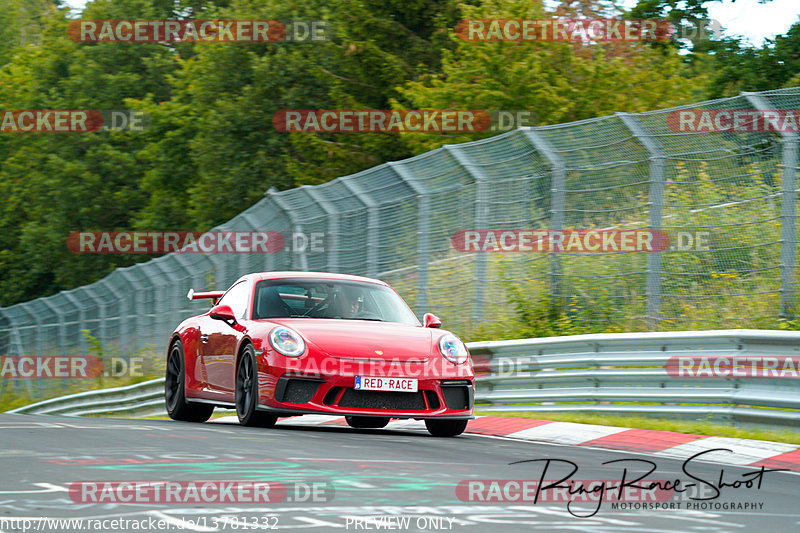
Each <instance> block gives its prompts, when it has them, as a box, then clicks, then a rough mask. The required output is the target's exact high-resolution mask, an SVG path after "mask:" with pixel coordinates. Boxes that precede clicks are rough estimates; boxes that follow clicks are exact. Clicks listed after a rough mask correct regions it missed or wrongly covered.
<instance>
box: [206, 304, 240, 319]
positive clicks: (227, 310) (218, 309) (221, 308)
mask: <svg viewBox="0 0 800 533" xmlns="http://www.w3.org/2000/svg"><path fill="white" fill-rule="evenodd" d="M208 316H210V317H211V318H214V319H216V320H222V321H224V322H236V317H235V316H234V314H233V309H231V307H230V306H229V305H216V306H214V307H212V308H211V311H209V312H208Z"/></svg>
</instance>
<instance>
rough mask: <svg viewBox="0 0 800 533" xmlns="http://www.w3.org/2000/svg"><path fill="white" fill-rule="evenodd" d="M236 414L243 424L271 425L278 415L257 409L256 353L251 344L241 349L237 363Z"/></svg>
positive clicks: (254, 425) (255, 425) (252, 425)
mask: <svg viewBox="0 0 800 533" xmlns="http://www.w3.org/2000/svg"><path fill="white" fill-rule="evenodd" d="M235 396H236V401H235V403H236V416H237V417H238V418H239V423H240V424H241V425H243V426H251V427H272V426H274V425H275V422H277V421H278V417H277V416H275V415H271V414H268V413H264V412H263V411H257V410H256V406H257V405H258V366H257V365H256V353H255V351H253V347H252V346H251V345H249V344H248V345H247V346H245V347H244V350H242V356H241V357H240V358H239V365H238V366H237V368H236V394H235Z"/></svg>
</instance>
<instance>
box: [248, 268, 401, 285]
mask: <svg viewBox="0 0 800 533" xmlns="http://www.w3.org/2000/svg"><path fill="white" fill-rule="evenodd" d="M242 278H249V279H250V280H252V281H261V280H265V279H281V278H286V279H298V278H314V279H337V280H342V281H362V282H365V283H377V284H378V285H386V286H387V287H388V286H389V285H388V284H387V283H385V282H383V281H381V280H379V279H372V278H365V277H363V276H351V275H350V274H338V273H335V272H305V271H299V270H298V271H292V270H282V271H278V272H254V273H252V274H247V275H246V276H242Z"/></svg>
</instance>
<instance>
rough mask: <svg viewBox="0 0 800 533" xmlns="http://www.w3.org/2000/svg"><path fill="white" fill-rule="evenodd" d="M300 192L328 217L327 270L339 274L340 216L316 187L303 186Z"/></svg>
mask: <svg viewBox="0 0 800 533" xmlns="http://www.w3.org/2000/svg"><path fill="white" fill-rule="evenodd" d="M300 190H301V191H305V193H306V194H308V196H309V198H311V199H312V200H314V201H315V202H316V203H317V204H318V205H319V206H320V207H321V208H322V210H323V211H325V214H326V215H327V219H328V234H327V235H326V236H325V257H326V261H325V262H326V267H325V268H327V269H328V270H329V271H330V272H339V214H338V213H337V212H336V208H335V207H333V204H331V203H330V202H329V201H328V200H326V199H325V198H324V197H323V196H322V194H321V193H320V192H319V191H318V190H317V189H316V188H315V187H309V186H308V185H303V186H301V187H300ZM329 237H330V238H329Z"/></svg>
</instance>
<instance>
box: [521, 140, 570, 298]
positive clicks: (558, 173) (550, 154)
mask: <svg viewBox="0 0 800 533" xmlns="http://www.w3.org/2000/svg"><path fill="white" fill-rule="evenodd" d="M524 132H525V136H526V137H527V139H528V141H530V143H531V144H532V145H533V147H534V148H535V149H536V151H537V152H539V153H540V154H542V155H543V156H544V158H545V159H547V161H548V162H549V163H550V166H551V167H552V168H553V178H552V180H551V182H550V229H553V230H562V229H564V209H565V202H566V199H565V189H566V181H567V170H566V169H567V166H566V164H565V163H564V159H563V158H562V157H561V156H560V155H558V152H556V151H555V149H554V148H553V146H552V145H551V144H550V142H549V141H548V140H547V139H545V138H544V136H543V135H542V134H541V133H539V132H538V131H536V129H535V128H525V129H524ZM549 255H550V304H551V305H552V306H556V305H558V302H559V300H560V296H561V275H562V272H561V258H560V257H559V255H558V252H555V251H552V252H550V254H549Z"/></svg>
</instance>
